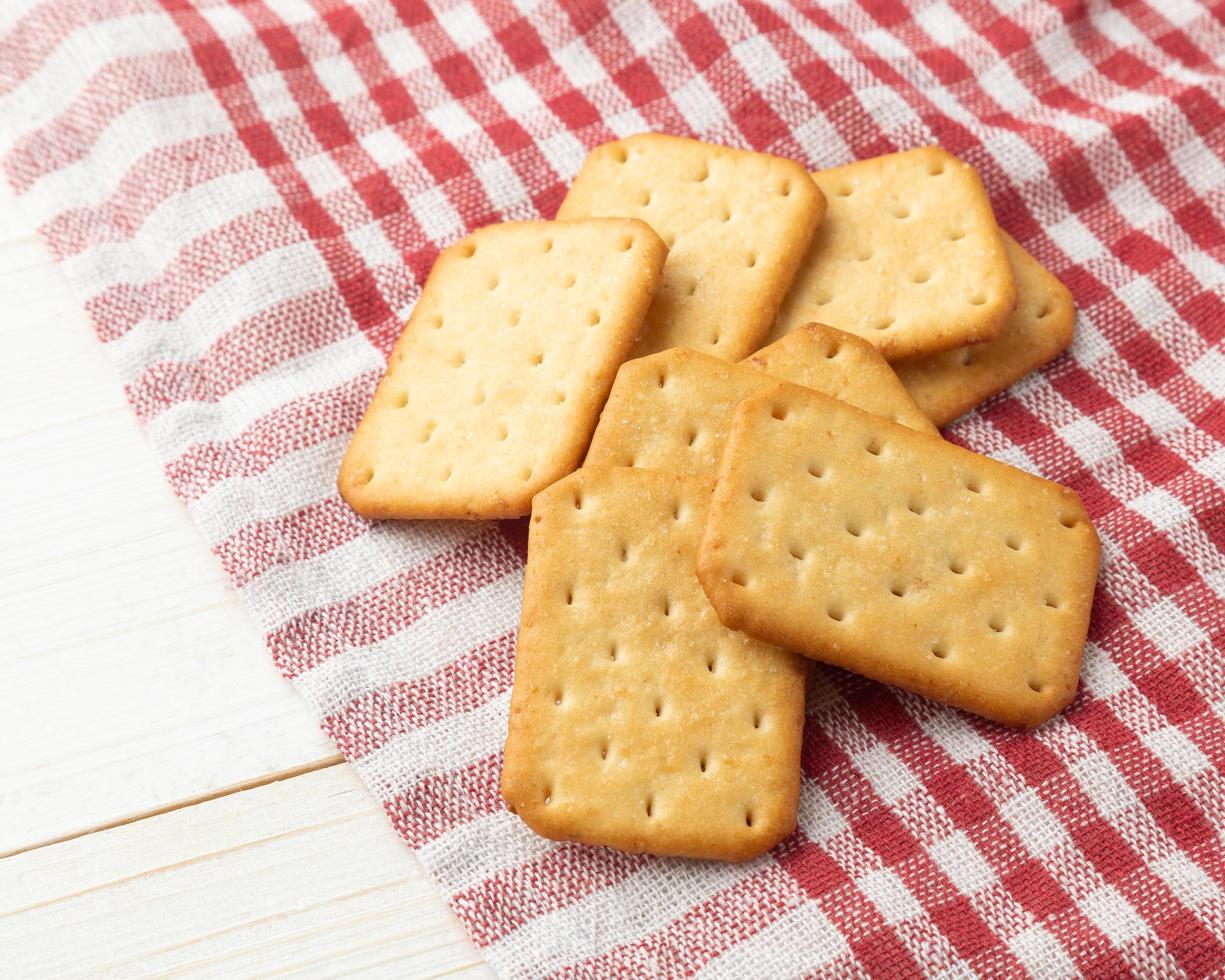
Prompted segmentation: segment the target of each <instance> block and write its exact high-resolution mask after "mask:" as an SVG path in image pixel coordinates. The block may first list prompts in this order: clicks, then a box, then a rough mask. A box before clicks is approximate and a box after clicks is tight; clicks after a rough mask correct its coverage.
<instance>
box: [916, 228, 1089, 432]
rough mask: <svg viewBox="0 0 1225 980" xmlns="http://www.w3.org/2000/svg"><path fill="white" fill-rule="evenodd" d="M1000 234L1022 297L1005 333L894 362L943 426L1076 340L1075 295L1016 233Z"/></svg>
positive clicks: (929, 413) (920, 402) (922, 404)
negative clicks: (1028, 249)
mask: <svg viewBox="0 0 1225 980" xmlns="http://www.w3.org/2000/svg"><path fill="white" fill-rule="evenodd" d="M1000 234H1001V235H1002V236H1003V238H1004V249H1005V251H1006V252H1007V253H1008V260H1009V262H1010V263H1011V264H1012V273H1013V277H1014V278H1015V279H1016V283H1017V294H1018V297H1019V298H1018V300H1017V306H1016V309H1015V310H1013V311H1012V315H1011V316H1010V317H1009V318H1008V320H1007V322H1005V324H1004V328H1003V330H1001V331H1000V334H999V336H998V337H996V338H995V339H994V340H988V341H985V342H983V343H981V344H973V345H970V346H967V347H961V348H958V349H957V350H954V351H942V352H941V353H939V354H928V355H927V356H926V357H916V358H911V359H909V360H905V361H898V362H897V363H895V364H894V365H893V367H894V369H895V370H896V371H897V375H898V377H899V378H901V379H902V384H904V385H905V386H906V388H907V390H908V391H909V392H910V393H911V395H913V396H914V400H915V401H916V402H917V403H918V405H919V407H920V408H921V409H923V411H924V412H925V413H926V414H927V416H928V417H929V418H930V419H931V420H932V421H933V422H935V423H936V425H939V426H945V425H948V424H949V423H950V422H952V421H953V420H954V419H956V418H958V417H959V416H961V415H964V414H965V413H966V412H968V411H969V410H970V409H972V408H973V407H974V406H975V405H978V404H980V403H982V402H984V401H986V400H987V399H988V398H990V397H991V396H992V395H996V394H998V393H999V392H1001V391H1003V390H1004V389H1005V388H1007V387H1008V386H1009V385H1010V384H1012V383H1013V382H1014V381H1018V380H1020V379H1021V378H1023V377H1024V376H1025V375H1027V374H1029V372H1030V371H1033V370H1034V369H1035V368H1039V367H1041V366H1042V365H1043V364H1045V363H1046V362H1047V361H1050V360H1053V359H1054V358H1056V357H1058V356H1059V355H1060V354H1061V353H1063V351H1065V350H1067V348H1068V345H1069V344H1071V343H1072V331H1073V328H1074V327H1075V325H1076V307H1075V305H1074V304H1073V302H1072V294H1071V293H1070V292H1068V289H1067V287H1066V286H1064V284H1063V283H1061V282H1060V281H1059V280H1058V279H1056V278H1055V277H1054V276H1053V275H1051V274H1050V273H1049V272H1047V271H1046V269H1044V268H1043V267H1042V265H1041V263H1039V262H1038V260H1037V259H1035V258H1034V257H1033V256H1032V255H1030V254H1029V253H1028V252H1027V251H1025V249H1023V248H1021V246H1020V245H1018V244H1017V243H1016V240H1015V239H1013V237H1012V236H1011V235H1009V234H1008V233H1007V232H1004V231H1001V232H1000Z"/></svg>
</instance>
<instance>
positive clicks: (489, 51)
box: [0, 0, 1225, 977]
mask: <svg viewBox="0 0 1225 980" xmlns="http://www.w3.org/2000/svg"><path fill="white" fill-rule="evenodd" d="M1223 11H1225V7H1222V5H1217V6H1216V8H1215V9H1212V8H1210V7H1202V6H1200V5H1197V4H1196V3H1193V2H1190V0H1153V2H1151V3H1144V2H1135V0H1132V2H1122V3H1119V4H1116V5H1107V4H1104V3H1093V2H1089V3H1085V2H1072V0H1060V2H1037V0H994V2H992V3H985V2H984V3H979V2H975V0H965V2H955V0H918V2H916V3H915V4H913V6H912V7H910V8H909V9H906V8H904V7H903V6H902V5H900V4H895V3H889V2H885V0H860V2H841V3H836V4H830V5H828V6H817V5H811V6H808V5H806V6H798V5H797V6H790V5H788V6H784V5H777V4H767V3H730V2H723V0H699V2H695V0H665V2H660V3H654V4H650V3H646V2H624V3H617V2H612V0H597V2H593V3H588V2H578V0H564V2H558V0H539V2H522V3H520V4H518V5H515V6H512V5H510V4H498V3H480V4H476V5H469V4H464V3H454V2H438V3H436V4H432V5H427V4H426V3H423V2H414V0H359V2H339V0H310V2H308V0H235V2H233V3H229V2H221V0H66V2H65V0H61V2H52V0H45V2H44V0H6V2H5V3H4V4H3V5H2V6H0V160H2V165H3V169H4V174H5V176H6V178H7V180H8V181H9V182H10V183H11V184H12V186H13V187H14V188H15V190H16V192H17V193H18V195H19V197H20V200H21V202H22V204H23V206H24V207H25V208H26V209H27V210H28V213H29V215H30V216H32V218H33V219H34V221H35V223H36V224H37V226H38V228H39V230H40V232H41V233H42V235H43V236H44V237H45V238H46V241H47V242H48V243H49V245H50V247H51V249H52V250H53V252H54V254H55V256H56V258H57V260H58V261H59V262H60V263H61V264H62V268H63V270H64V272H65V274H66V275H67V277H68V279H69V280H70V282H71V283H72V284H73V286H74V288H75V289H76V290H77V291H78V293H79V297H80V300H81V302H82V303H83V304H84V306H85V307H86V309H87V310H88V313H89V316H90V317H91V319H92V322H93V324H94V326H95V328H96V330H97V333H98V336H99V337H100V338H101V340H102V341H103V342H104V343H105V344H106V346H107V347H108V349H109V350H110V352H111V354H112V355H113V358H114V363H115V364H116V365H117V368H118V370H119V372H120V374H121V375H122V378H123V381H124V383H125V385H126V390H127V393H128V397H129V399H130V401H131V404H132V407H133V408H134V410H135V411H136V413H137V414H138V415H139V417H140V419H141V420H142V422H143V424H144V425H145V427H146V429H147V431H148V434H149V438H150V439H151V441H152V444H153V445H154V447H155V449H156V451H157V453H158V454H159V456H160V457H161V459H162V461H163V462H164V464H165V471H166V475H167V477H168V479H169V480H170V481H171V483H172V484H173V486H174V488H175V490H176V491H177V493H178V494H179V496H180V497H181V498H182V499H183V500H184V501H185V502H186V504H187V506H188V507H189V508H190V511H191V514H192V516H193V518H194V519H195V520H196V521H197V522H198V524H199V526H200V527H201V528H202V529H203V531H204V533H205V535H206V536H207V538H208V540H209V541H210V542H211V544H212V547H213V548H214V550H215V551H216V554H217V555H218V557H219V558H220V560H221V562H222V563H223V564H224V566H225V568H226V569H227V571H228V573H229V574H230V576H231V577H232V578H233V581H234V584H235V585H236V586H237V587H238V589H239V590H240V591H241V593H242V595H243V597H244V598H245V600H246V602H247V605H248V607H249V608H250V611H251V614H252V616H254V618H255V620H256V621H257V622H258V624H259V626H260V628H261V629H262V630H263V631H264V633H265V635H266V638H267V645H268V649H269V651H270V652H271V655H272V657H273V658H274V659H275V661H276V663H277V665H278V666H279V667H280V669H281V670H282V671H283V672H284V674H285V675H286V676H287V677H288V678H290V679H291V680H292V681H293V682H294V684H296V686H297V688H298V690H299V691H300V692H301V693H302V696H303V697H304V698H306V699H307V700H308V701H309V703H310V704H311V705H312V706H313V708H314V710H315V711H316V712H317V713H318V715H319V718H320V720H321V723H322V725H323V726H324V728H325V729H326V730H327V731H328V732H329V733H330V734H331V736H332V737H333V738H334V739H335V741H336V744H337V745H338V746H339V747H340V748H341V749H342V750H343V751H344V753H345V755H346V756H347V757H348V759H349V760H350V761H351V762H352V763H353V765H354V766H355V767H356V768H357V770H358V772H359V773H360V774H361V776H362V778H363V779H364V780H365V782H366V783H367V785H368V786H369V787H370V789H371V790H372V791H373V792H374V793H375V794H376V795H377V796H378V797H379V798H380V799H381V800H382V801H383V802H384V804H385V806H386V809H387V813H388V815H389V817H390V819H391V820H392V821H393V823H394V824H395V826H396V828H397V829H398V830H399V832H400V833H401V834H402V835H403V837H404V839H405V841H406V842H407V843H408V844H409V845H411V846H412V847H414V848H416V849H417V851H418V853H419V854H420V856H421V858H422V860H423V861H424V862H425V864H426V865H427V866H428V867H429V869H430V870H431V872H432V873H433V874H434V875H435V876H436V878H437V881H438V883H439V886H440V887H441V888H442V890H443V891H444V893H445V894H446V895H447V897H448V898H449V900H450V902H451V904H452V906H453V907H454V909H455V910H456V912H457V913H458V914H459V916H460V918H461V919H462V920H463V922H464V923H465V925H466V926H467V928H468V929H469V931H470V932H471V934H472V936H473V938H474V940H475V941H476V942H477V944H478V945H479V946H480V947H482V949H483V951H484V953H485V955H486V956H487V957H488V959H489V960H490V962H491V963H492V964H493V965H494V966H495V967H496V968H497V969H499V970H500V971H502V972H503V973H504V974H506V975H508V976H537V975H559V976H573V977H580V976H582V977H588V976H592V977H596V976H609V977H613V976H616V977H621V976H649V975H679V974H701V975H703V976H708V977H745V976H754V975H760V976H772V977H773V976H788V975H794V974H801V973H818V974H829V975H838V976H849V975H857V974H858V975H863V974H880V975H889V974H899V973H920V972H926V973H931V974H949V975H956V976H964V975H970V974H974V973H978V974H982V975H987V976H999V975H1015V974H1024V973H1026V972H1028V973H1030V974H1033V975H1037V976H1043V977H1046V976H1059V975H1073V974H1089V975H1100V976H1114V975H1119V974H1122V973H1126V972H1134V973H1138V974H1142V975H1146V976H1182V975H1189V976H1201V975H1205V974H1208V973H1210V972H1212V971H1213V970H1215V969H1216V968H1218V967H1219V966H1220V963H1221V962H1222V959H1223V958H1225V850H1223V848H1222V840H1223V834H1225V820H1223V817H1222V814H1223V812H1225V781H1223V779H1222V769H1221V767H1222V762H1223V760H1225V663H1223V661H1222V657H1221V648H1222V646H1225V559H1223V557H1222V549H1223V547H1225V449H1223V444H1225V410H1223V409H1222V402H1221V396H1222V393H1223V391H1225V356H1223V355H1222V351H1221V343H1220V342H1221V337H1222V333H1223V331H1225V301H1223V295H1222V294H1223V289H1222V286H1223V284H1225V268H1223V266H1222V258H1223V257H1225V255H1223V251H1225V218H1223V215H1225V108H1222V102H1223V101H1225V70H1223V68H1225V23H1223V18H1225V13H1223ZM643 130H657V131H663V132H670V133H677V134H684V135H694V136H698V137H701V138H704V139H707V140H711V141H716V142H722V143H728V144H732V145H736V146H744V147H750V148H755V149H760V150H766V151H770V152H772V153H776V154H780V155H784V156H789V157H793V158H795V159H797V160H800V161H802V162H803V163H804V164H806V165H808V166H810V167H814V168H816V167H826V166H831V165H835V164H841V163H844V162H847V161H849V160H853V159H856V158H862V157H867V156H872V155H875V154H879V153H883V152H888V151H892V150H894V149H899V148H906V147H910V146H915V145H920V144H925V143H932V142H935V143H940V144H941V145H943V146H945V147H946V148H948V149H949V150H950V151H952V152H953V153H955V154H957V155H959V156H961V157H963V158H965V159H967V160H969V161H970V162H971V163H973V164H974V165H975V166H977V167H978V168H979V170H980V171H981V173H982V175H983V178H984V181H985V183H986V186H987V188H988V190H989V192H990V195H991V199H992V201H993V203H994V206H995V209H996V214H997V217H998V219H999V222H1000V224H1001V225H1002V226H1003V227H1004V228H1006V229H1007V230H1008V231H1010V232H1011V233H1012V234H1013V235H1014V236H1015V237H1016V238H1017V239H1018V240H1019V241H1020V242H1021V243H1022V244H1023V245H1025V247H1026V248H1028V249H1029V250H1030V251H1032V252H1033V253H1034V254H1035V255H1036V256H1037V257H1038V258H1039V259H1040V260H1041V261H1042V262H1043V263H1044V264H1045V265H1047V266H1048V267H1049V268H1050V269H1051V270H1052V271H1053V272H1054V273H1055V274H1057V275H1058V276H1059V277H1060V278H1061V279H1062V280H1063V281H1064V282H1065V283H1066V284H1067V285H1068V286H1069V287H1070V288H1071V290H1072V292H1073V294H1074V296H1075V298H1076V301H1077V303H1078V306H1079V311H1080V313H1079V318H1078V321H1077V337H1076V341H1075V344H1074V345H1073V348H1072V350H1071V351H1070V352H1069V353H1068V354H1066V355H1064V356H1063V357H1061V358H1059V359H1058V360H1057V361H1055V362H1054V363H1052V364H1051V365H1048V366H1047V368H1045V369H1044V370H1042V371H1041V372H1039V373H1037V374H1035V375H1032V376H1031V377H1029V378H1027V379H1025V380H1024V381H1023V382H1021V383H1019V384H1018V385H1016V386H1014V388H1013V389H1012V390H1011V391H1009V392H1008V393H1006V394H1004V395H1002V396H1000V397H998V398H996V399H994V400H992V401H991V402H990V403H988V404H987V405H985V406H983V407H982V408H981V409H979V410H978V411H976V412H974V413H972V414H971V415H970V416H969V417H967V418H965V419H963V420H962V421H960V422H959V423H957V424H956V425H954V426H953V427H952V429H951V430H950V432H949V437H950V438H952V439H953V440H955V441H957V442H959V443H961V444H963V445H966V446H969V447H971V448H973V449H975V450H977V451H979V452H982V453H987V454H989V455H991V456H994V457H996V458H998V459H1002V460H1005V461H1007V462H1009V463H1013V464H1015V465H1017V466H1020V467H1023V468H1024V469H1027V470H1030V471H1033V472H1036V473H1039V474H1041V475H1043V476H1046V477H1049V478H1051V479H1053V480H1057V481H1059V482H1061V483H1064V484H1067V485H1069V486H1071V487H1073V488H1075V489H1076V490H1077V491H1078V492H1079V493H1080V495H1081V496H1082V497H1083V498H1084V500H1085V503H1086V505H1087V506H1088V508H1089V511H1090V514H1091V516H1092V518H1093V520H1094V523H1095V524H1096V525H1097V527H1098V529H1099V531H1100V533H1101V537H1102V541H1103V546H1104V547H1103V563H1102V571H1101V578H1100V582H1099V588H1098V594H1097V600H1096V606H1095V611H1094V616H1093V622H1092V628H1091V632H1090V640H1089V644H1088V648H1087V650H1086V654H1085V661H1084V674H1083V679H1082V684H1081V688H1080V692H1079V695H1078V697H1077V699H1076V701H1075V703H1074V704H1073V705H1072V707H1071V708H1070V709H1069V710H1068V711H1067V712H1066V713H1065V714H1064V715H1063V716H1061V717H1060V718H1058V719H1057V720H1055V721H1053V722H1052V723H1050V724H1048V725H1046V726H1045V727H1043V728H1042V729H1041V730H1040V731H1038V732H1037V733H1035V734H1017V733H1013V732H1009V731H1005V730H1002V729H1000V728H998V727H995V726H993V725H990V724H987V723H984V722H980V721H978V720H976V719H974V718H971V717H969V716H967V715H964V714H961V713H959V712H957V711H953V710H947V709H944V708H942V707H939V706H937V705H935V704H932V703H929V702H926V701H923V700H921V699H919V698H915V697H910V696H907V695H904V694H900V693H899V692H897V691H893V690H889V689H886V688H884V687H881V686H879V685H876V684H872V683H869V682H867V681H865V680H862V679H859V678H856V677H853V676H850V675H847V674H843V673H838V672H835V671H830V670H820V671H819V672H817V673H816V677H815V680H814V683H813V686H812V693H811V697H810V701H809V706H808V719H807V729H806V736H805V744H804V753H803V760H804V780H803V791H802V798H801V804H800V818H799V828H798V829H797V830H796V832H795V833H794V834H793V835H792V836H791V837H790V838H789V839H788V840H787V841H785V842H784V843H783V844H781V845H780V846H779V847H778V848H776V849H775V850H774V851H773V852H772V853H771V854H769V855H767V856H765V857H763V858H761V859H759V860H757V861H756V862H754V863H751V864H749V865H746V866H737V867H733V866H725V865H720V864H714V863H698V862H685V861H676V860H659V859H653V858H649V857H641V856H628V855H623V854H618V853H613V852H611V851H606V850H601V849H595V848H587V847H580V846H574V845H565V844H555V843H550V842H547V841H544V840H540V839H538V838H536V837H535V836H533V835H532V834H531V833H530V832H528V831H527V830H526V829H525V828H524V827H523V826H522V825H521V824H520V823H519V822H518V821H517V820H516V819H515V818H514V817H513V816H511V815H510V814H508V813H507V812H506V810H505V809H504V807H503V806H502V804H501V801H500V799H499V796H498V792H497V784H498V773H499V765H500V749H501V744H502V739H503V736H504V731H505V724H506V714H507V702H508V694H509V689H510V685H511V679H512V667H513V648H514V630H515V627H516V623H517V617H518V612H519V594H520V588H521V581H522V568H523V560H524V550H525V540H526V534H525V529H524V526H523V522H516V523H510V524H505V525H494V524H486V525H458V524H449V523H434V524H430V523H417V524H397V523H370V522H367V521H365V520H362V519H360V518H358V517H357V516H355V515H354V514H353V513H352V512H351V511H350V510H349V509H348V508H347V507H346V506H345V505H344V504H343V503H342V502H341V501H340V499H339V498H338V496H337V494H336V490H335V474H336V470H337V465H338V462H339V459H340V455H341V453H342V451H343V449H344V446H345V444H346V442H347V439H348V437H349V434H350V433H351V431H352V430H353V428H354V426H355V424H356V422H357V420H358V418H359V415H360V413H361V411H362V409H363V408H364V406H365V403H366V400H367V398H368V397H369V395H370V393H371V391H372V390H373V386H374V384H375V381H376V380H377V378H378V375H379V373H380V371H381V368H382V364H383V360H384V357H385V355H386V354H387V352H388V350H389V348H390V345H391V343H392V341H393V340H394V338H395V336H396V335H397V333H398V331H399V329H400V326H401V324H402V323H403V321H404V318H405V316H406V314H407V312H408V311H409V310H410V309H411V307H412V305H413V302H414V300H415V298H416V297H417V295H418V292H419V289H420V286H421V284H422V283H423V282H424V279H425V276H426V273H427V271H428V270H429V267H430V264H431V261H432V260H433V258H434V256H435V255H436V254H437V253H438V251H439V249H440V247H442V246H444V245H445V244H447V243H449V242H451V241H453V240H454V239H456V238H457V237H459V236H460V235H462V234H463V233H464V232H465V231H466V230H467V229H470V228H474V227H477V226H479V225H483V224H486V223H488V222H493V221H500V220H507V219H523V218H532V217H537V216H541V215H543V216H551V215H552V214H553V213H554V211H555V209H556V207H557V205H558V203H559V202H560V200H561V197H562V195H563V193H564V190H565V187H566V184H567V182H568V181H569V180H570V179H571V178H572V177H573V176H574V174H575V173H576V172H577V170H578V167H579V165H580V163H581V162H582V159H583V157H584V154H585V152H586V151H587V149H589V148H590V147H592V146H594V145H597V144H599V143H601V142H603V141H606V140H608V139H610V138H613V137H615V136H619V135H627V134H630V133H634V132H638V131H643ZM136 682H138V679H135V678H134V679H133V683H136Z"/></svg>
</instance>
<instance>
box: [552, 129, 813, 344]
mask: <svg viewBox="0 0 1225 980" xmlns="http://www.w3.org/2000/svg"><path fill="white" fill-rule="evenodd" d="M824 213H825V200H824V198H823V197H822V195H821V192H820V191H819V190H818V189H817V186H816V184H815V183H813V181H812V179H811V178H810V177H809V176H808V174H807V172H806V171H805V170H804V168H803V167H801V166H800V165H799V164H798V163H795V162H794V161H792V160H784V159H782V158H780V157H774V156H769V155H767V154H765V153H752V152H749V151H746V150H735V149H731V148H730V147H726V146H715V145H712V144H709V143H700V142H698V141H697V140H691V139H683V138H681V137H678V136H664V135H660V134H657V133H643V134H640V135H638V136H631V137H629V138H627V139H623V140H617V141H616V142H613V143H606V144H605V145H603V146H599V147H596V148H595V149H594V150H592V151H591V153H590V155H589V156H588V157H587V160H586V162H585V163H584V164H583V167H582V170H581V171H580V172H579V175H578V176H577V177H576V178H575V180H574V184H573V185H572V186H571V188H570V191H569V193H568V194H567V195H566V198H565V200H564V201H563V202H562V205H561V209H560V210H559V211H558V217H559V218H577V217H587V216H606V215H620V216H625V217H630V218H641V219H642V220H643V221H645V222H647V223H648V224H649V225H650V226H651V227H652V228H654V229H655V230H656V231H657V232H659V235H660V237H661V238H663V240H664V242H665V243H667V245H668V250H669V251H668V263H667V265H666V266H665V267H664V275H663V279H662V280H661V281H660V284H659V289H658V291H657V293H656V296H655V301H654V303H652V305H651V309H650V311H649V312H648V313H647V318H646V323H645V324H644V325H643V329H642V335H641V337H640V338H639V339H638V342H637V344H636V345H635V346H634V350H633V356H634V357H641V356H643V355H646V354H653V353H655V352H656V351H661V350H666V349H668V348H670V347H688V348H691V349H694V350H700V351H705V352H706V353H708V354H713V355H715V356H717V357H722V358H724V359H725V360H730V361H738V360H740V359H741V358H743V357H745V356H746V355H748V354H749V353H751V352H752V351H754V350H756V349H757V347H758V346H760V344H761V342H762V340H763V338H764V336H765V334H766V332H767V331H768V330H769V328H770V324H771V323H772V322H773V320H774V316H775V314H776V313H777V312H778V308H779V303H781V302H782V299H783V296H784V295H785V294H786V292H787V289H788V288H789V287H790V285H791V281H792V279H793V278H794V276H795V272H796V269H797V268H798V266H799V263H800V260H801V259H802V258H803V255H804V250H805V249H806V248H807V247H808V243H809V241H810V240H811V238H812V233H813V230H814V229H815V228H816V227H817V225H818V224H819V223H820V221H821V216H822V215H823V214H824Z"/></svg>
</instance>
